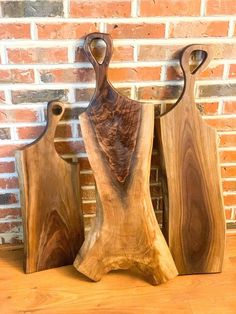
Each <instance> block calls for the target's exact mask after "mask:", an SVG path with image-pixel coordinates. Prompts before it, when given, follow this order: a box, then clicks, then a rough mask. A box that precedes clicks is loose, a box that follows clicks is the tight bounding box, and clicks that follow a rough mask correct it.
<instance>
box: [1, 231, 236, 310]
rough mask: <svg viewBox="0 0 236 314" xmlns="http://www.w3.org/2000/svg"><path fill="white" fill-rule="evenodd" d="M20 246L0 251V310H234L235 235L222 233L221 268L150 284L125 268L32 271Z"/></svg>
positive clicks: (235, 306) (235, 280)
mask: <svg viewBox="0 0 236 314" xmlns="http://www.w3.org/2000/svg"><path fill="white" fill-rule="evenodd" d="M22 255H23V252H22V249H13V250H6V249H5V250H4V249H3V250H1V251H0V313H1V314H11V313H35V312H36V313H43V314H44V313H55V314H60V313H63V314H65V313H70V314H71V313H76V314H77V313H86V314H87V313H117V314H120V313H135V314H136V313H141V314H146V313H155V314H156V313H157V314H159V313H171V314H176V313H194V314H196V313H201V314H205V313H207V314H209V313H211V314H218V313H219V314H228V313H234V314H235V313H236V235H229V236H227V250H226V256H225V263H224V271H223V273H221V274H211V275H194V276H181V277H177V278H176V279H174V280H172V281H171V282H168V283H167V284H163V285H160V286H156V287H154V286H151V285H149V284H148V283H146V282H145V280H144V279H143V278H141V277H139V276H135V275H134V274H133V275H131V274H130V273H129V272H126V271H125V272H120V271H118V272H112V273H109V274H108V275H106V276H105V277H104V278H103V279H102V281H100V282H98V283H93V282H90V281H88V280H87V279H86V278H85V277H83V276H82V275H80V274H79V273H78V272H77V271H76V270H75V269H74V268H73V266H67V267H61V268H57V269H52V270H48V271H43V272H39V273H34V274H31V275H25V274H24V273H23V271H22Z"/></svg>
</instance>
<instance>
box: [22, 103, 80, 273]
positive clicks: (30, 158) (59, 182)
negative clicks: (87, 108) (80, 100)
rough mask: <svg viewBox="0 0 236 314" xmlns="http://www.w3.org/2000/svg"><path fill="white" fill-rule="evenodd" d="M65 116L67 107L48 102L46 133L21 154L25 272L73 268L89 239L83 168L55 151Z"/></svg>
mask: <svg viewBox="0 0 236 314" xmlns="http://www.w3.org/2000/svg"><path fill="white" fill-rule="evenodd" d="M63 112H64V105H63V103H61V102H55V101H54V102H51V103H49V105H48V116H47V117H48V122H47V127H46V129H45V132H44V133H43V134H42V135H41V137H40V138H39V139H37V140H36V141H35V142H34V143H32V144H31V145H28V146H27V147H26V148H24V149H23V150H20V151H18V152H17V153H16V161H17V170H18V175H19V183H20V192H21V204H22V208H21V210H22V216H23V228H24V250H25V252H24V253H25V256H24V269H25V272H26V273H32V272H35V271H40V270H44V269H48V268H53V267H59V266H63V265H68V264H73V261H74V259H75V256H76V254H77V253H78V250H79V249H80V247H81V245H82V243H83V240H84V229H83V220H82V212H81V197H80V181H79V164H69V163H67V162H66V161H64V160H63V159H61V157H60V156H58V154H57V152H56V150H55V147H54V134H55V130H56V126H57V123H58V122H59V120H60V118H61V117H62V115H63Z"/></svg>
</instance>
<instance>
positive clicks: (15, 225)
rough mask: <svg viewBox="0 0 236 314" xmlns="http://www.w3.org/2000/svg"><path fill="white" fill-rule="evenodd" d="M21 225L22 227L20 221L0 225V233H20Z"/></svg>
mask: <svg viewBox="0 0 236 314" xmlns="http://www.w3.org/2000/svg"><path fill="white" fill-rule="evenodd" d="M21 225H22V222H21V221H13V222H4V223H0V233H7V232H16V231H20V227H21Z"/></svg>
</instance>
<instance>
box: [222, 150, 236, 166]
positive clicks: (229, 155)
mask: <svg viewBox="0 0 236 314" xmlns="http://www.w3.org/2000/svg"><path fill="white" fill-rule="evenodd" d="M220 162H221V163H224V162H236V151H228V150H226V151H221V152H220Z"/></svg>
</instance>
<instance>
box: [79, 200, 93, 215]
mask: <svg viewBox="0 0 236 314" xmlns="http://www.w3.org/2000/svg"><path fill="white" fill-rule="evenodd" d="M82 211H83V213H84V214H86V215H90V214H95V213H96V203H82Z"/></svg>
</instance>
